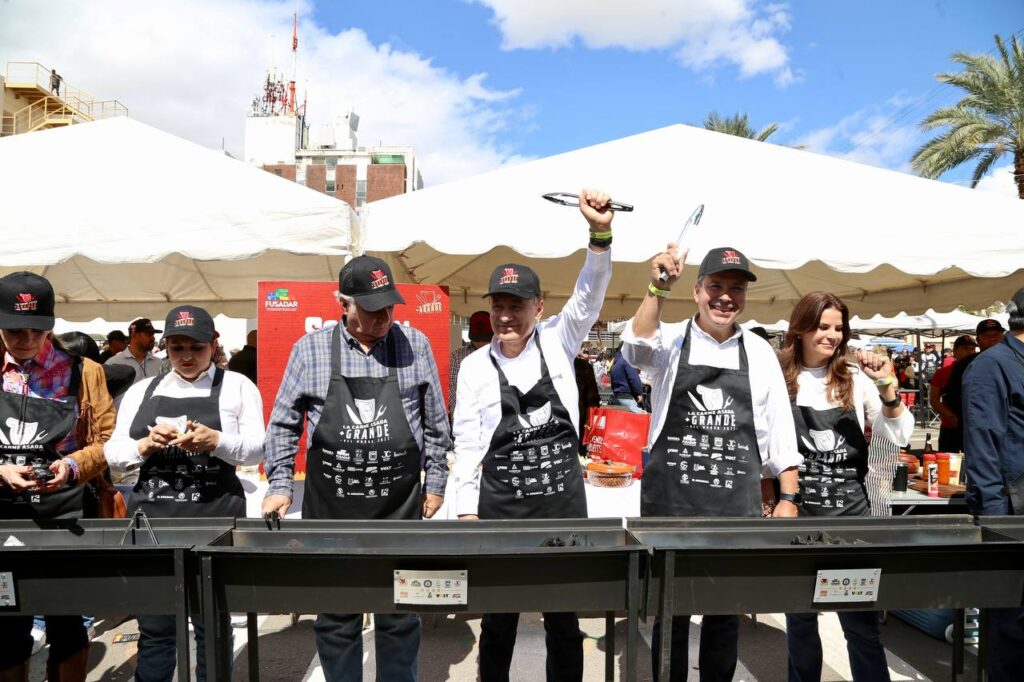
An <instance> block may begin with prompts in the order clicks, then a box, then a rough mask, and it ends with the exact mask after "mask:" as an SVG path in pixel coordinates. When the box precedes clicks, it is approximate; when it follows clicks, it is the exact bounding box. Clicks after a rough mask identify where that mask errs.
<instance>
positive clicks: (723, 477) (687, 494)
mask: <svg viewBox="0 0 1024 682" xmlns="http://www.w3.org/2000/svg"><path fill="white" fill-rule="evenodd" d="M694 324H695V323H694V322H692V321H691V322H690V324H689V325H688V326H687V328H686V336H685V337H684V338H683V347H682V349H681V350H680V352H679V366H678V367H677V369H676V380H675V383H674V384H673V385H672V395H671V396H669V402H668V412H667V414H666V415H665V424H664V426H663V427H662V429H661V434H659V436H658V440H657V441H655V443H654V444H653V445H652V446H651V455H650V459H649V460H648V463H647V468H646V469H644V475H643V479H642V481H643V487H642V489H641V495H640V515H641V516H753V517H760V516H761V454H760V451H759V450H758V446H757V433H756V431H755V430H754V406H753V400H752V398H751V392H750V372H749V369H748V365H747V351H746V348H745V346H744V345H743V336H742V335H741V336H740V338H739V354H740V362H739V369H722V368H720V367H710V366H708V365H691V364H690V330H691V329H692V327H693V325H694Z"/></svg>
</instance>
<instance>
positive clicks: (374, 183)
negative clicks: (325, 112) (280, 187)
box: [244, 102, 423, 211]
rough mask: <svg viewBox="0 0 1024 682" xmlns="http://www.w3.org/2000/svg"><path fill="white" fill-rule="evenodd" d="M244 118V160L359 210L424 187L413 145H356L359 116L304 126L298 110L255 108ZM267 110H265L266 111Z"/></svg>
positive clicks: (302, 115) (346, 116) (301, 108)
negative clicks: (379, 200)
mask: <svg viewBox="0 0 1024 682" xmlns="http://www.w3.org/2000/svg"><path fill="white" fill-rule="evenodd" d="M256 104H257V103H255V102H254V107H253V112H252V113H251V114H250V115H249V116H248V117H247V118H246V121H245V151H244V158H245V161H246V162H248V163H251V164H255V165H257V166H260V167H262V168H263V169H264V170H266V171H268V172H271V173H275V174H277V175H279V176H281V177H283V178H287V179H288V180H291V181H293V182H298V183H301V184H303V185H306V186H307V187H310V188H312V189H315V190H317V191H318V192H325V193H327V194H331V195H333V196H336V197H337V198H339V199H341V200H342V201H344V202H346V203H347V204H349V205H350V206H352V207H353V208H354V209H356V210H357V211H358V210H359V209H360V208H362V207H363V206H364V205H365V204H367V203H369V202H371V201H377V200H378V199H385V198H387V197H391V196H395V195H397V194H405V193H406V192H413V191H416V190H418V189H422V188H423V178H422V176H421V175H420V172H419V168H417V165H416V152H415V149H413V148H412V147H398V146H379V147H360V146H359V143H358V140H357V138H356V132H357V130H358V128H359V117H358V116H357V115H356V114H355V113H349V114H346V115H345V116H342V117H341V118H340V119H339V120H338V122H337V123H336V124H333V125H331V124H316V125H306V124H305V116H304V114H303V113H302V111H303V107H297V108H296V109H297V113H291V112H288V111H285V112H277V113H274V112H273V107H269V108H266V107H258V106H256ZM268 109H269V111H268Z"/></svg>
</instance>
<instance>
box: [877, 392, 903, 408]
mask: <svg viewBox="0 0 1024 682" xmlns="http://www.w3.org/2000/svg"><path fill="white" fill-rule="evenodd" d="M901 402H903V401H902V400H900V396H899V394H898V393H897V394H896V397H895V398H893V399H892V400H883V401H882V404H883V405H885V406H886V407H896V406H897V405H899V404H900V403H901Z"/></svg>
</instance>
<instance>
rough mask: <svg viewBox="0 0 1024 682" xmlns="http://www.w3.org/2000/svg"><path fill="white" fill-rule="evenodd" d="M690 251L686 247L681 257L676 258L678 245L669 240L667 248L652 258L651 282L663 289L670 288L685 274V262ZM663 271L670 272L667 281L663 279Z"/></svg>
mask: <svg viewBox="0 0 1024 682" xmlns="http://www.w3.org/2000/svg"><path fill="white" fill-rule="evenodd" d="M689 251H690V250H689V249H684V250H683V252H682V253H680V254H679V258H676V245H675V244H674V243H673V242H669V243H668V246H666V247H665V250H664V251H663V252H661V253H659V254H658V255H657V256H655V257H654V258H653V259H652V260H651V284H653V285H654V286H655V287H657V288H658V289H661V290H663V291H668V290H670V289H671V288H672V285H673V284H675V283H676V280H678V279H679V277H680V275H682V274H683V263H685V262H686V255H687V254H688V253H689ZM663 271H664V272H667V273H668V279H667V280H665V281H662V279H661V273H662V272H663Z"/></svg>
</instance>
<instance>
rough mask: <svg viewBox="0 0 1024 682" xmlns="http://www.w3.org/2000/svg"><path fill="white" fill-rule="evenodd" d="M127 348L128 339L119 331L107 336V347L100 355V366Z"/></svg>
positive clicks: (116, 330)
mask: <svg viewBox="0 0 1024 682" xmlns="http://www.w3.org/2000/svg"><path fill="white" fill-rule="evenodd" d="M127 347H128V337H127V336H125V335H124V332H123V331H121V330H120V329H115V330H114V331H112V332H110V333H109V334H107V347H106V348H105V349H104V350H103V352H102V353H100V364H101V365H102V364H103V363H105V362H106V361H107V360H109V359H110V358H112V357H114V356H115V355H117V354H118V353H120V352H121V351H123V350H124V349H125V348H127Z"/></svg>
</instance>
